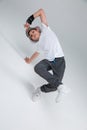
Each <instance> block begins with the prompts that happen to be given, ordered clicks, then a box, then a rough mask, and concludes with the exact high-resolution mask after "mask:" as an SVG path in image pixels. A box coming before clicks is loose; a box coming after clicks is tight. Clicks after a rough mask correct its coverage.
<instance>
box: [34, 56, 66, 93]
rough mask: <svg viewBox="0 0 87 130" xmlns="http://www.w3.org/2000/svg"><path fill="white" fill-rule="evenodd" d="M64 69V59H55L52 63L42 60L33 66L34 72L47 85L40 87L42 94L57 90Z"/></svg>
mask: <svg viewBox="0 0 87 130" xmlns="http://www.w3.org/2000/svg"><path fill="white" fill-rule="evenodd" d="M65 67H66V64H65V58H64V57H58V58H55V59H54V61H49V60H47V59H43V60H41V61H40V62H39V63H38V64H36V65H35V67H34V70H35V72H36V73H37V74H39V75H40V76H41V77H42V78H44V79H45V80H46V81H47V82H48V84H44V85H42V86H41V91H42V92H51V91H56V90H57V87H58V86H59V85H60V84H62V79H63V76H64V71H65ZM50 70H52V73H50V72H49V71H50Z"/></svg>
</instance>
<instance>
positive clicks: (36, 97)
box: [32, 87, 41, 102]
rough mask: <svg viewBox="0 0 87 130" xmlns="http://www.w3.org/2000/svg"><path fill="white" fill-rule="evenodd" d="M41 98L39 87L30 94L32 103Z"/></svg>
mask: <svg viewBox="0 0 87 130" xmlns="http://www.w3.org/2000/svg"><path fill="white" fill-rule="evenodd" d="M40 98H41V90H40V87H39V88H37V89H36V90H35V91H34V92H33V94H32V101H33V102H36V101H38V100H39V99H40Z"/></svg>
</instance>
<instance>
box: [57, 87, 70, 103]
mask: <svg viewBox="0 0 87 130" xmlns="http://www.w3.org/2000/svg"><path fill="white" fill-rule="evenodd" d="M57 91H58V94H57V97H56V99H55V101H56V103H58V102H61V101H62V99H63V97H64V95H65V94H68V93H69V92H70V88H68V87H66V86H65V85H60V86H59V87H58V88H57Z"/></svg>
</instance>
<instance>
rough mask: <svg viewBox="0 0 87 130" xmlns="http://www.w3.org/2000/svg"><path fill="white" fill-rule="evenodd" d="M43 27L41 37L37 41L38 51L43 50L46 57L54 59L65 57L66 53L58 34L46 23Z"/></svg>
mask: <svg viewBox="0 0 87 130" xmlns="http://www.w3.org/2000/svg"><path fill="white" fill-rule="evenodd" d="M41 24H42V28H41V35H40V39H39V41H38V42H37V52H41V51H43V53H44V56H45V59H48V60H49V61H53V60H54V59H55V58H57V57H63V56H64V53H63V50H62V48H61V46H60V43H59V41H58V38H57V36H56V34H55V33H54V32H53V31H52V30H51V28H50V27H49V26H46V25H45V24H44V23H41Z"/></svg>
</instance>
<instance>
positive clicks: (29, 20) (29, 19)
mask: <svg viewBox="0 0 87 130" xmlns="http://www.w3.org/2000/svg"><path fill="white" fill-rule="evenodd" d="M34 19H35V18H34V15H33V14H32V15H31V16H30V17H28V19H27V20H26V22H27V23H29V24H30V25H31V24H32V22H33V21H34Z"/></svg>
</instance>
